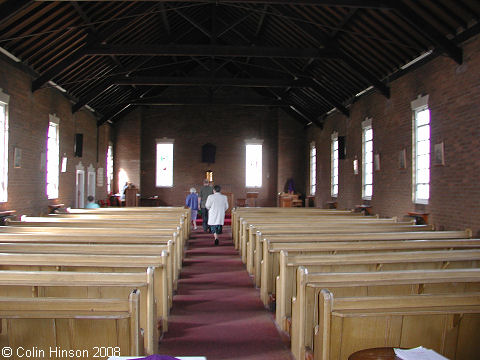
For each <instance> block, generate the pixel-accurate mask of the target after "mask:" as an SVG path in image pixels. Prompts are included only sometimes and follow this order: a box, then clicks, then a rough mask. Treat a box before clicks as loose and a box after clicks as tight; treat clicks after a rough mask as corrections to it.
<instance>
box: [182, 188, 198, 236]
mask: <svg viewBox="0 0 480 360" xmlns="http://www.w3.org/2000/svg"><path fill="white" fill-rule="evenodd" d="M185 205H186V206H187V207H188V208H189V209H190V211H191V219H192V226H193V230H197V213H198V195H197V190H196V189H195V188H194V187H192V188H190V194H188V195H187V198H186V199H185Z"/></svg>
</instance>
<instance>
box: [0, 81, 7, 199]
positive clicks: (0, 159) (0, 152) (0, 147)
mask: <svg viewBox="0 0 480 360" xmlns="http://www.w3.org/2000/svg"><path fill="white" fill-rule="evenodd" d="M8 102H9V96H8V95H6V94H5V93H3V92H2V90H1V89H0V202H6V201H7V200H8Z"/></svg>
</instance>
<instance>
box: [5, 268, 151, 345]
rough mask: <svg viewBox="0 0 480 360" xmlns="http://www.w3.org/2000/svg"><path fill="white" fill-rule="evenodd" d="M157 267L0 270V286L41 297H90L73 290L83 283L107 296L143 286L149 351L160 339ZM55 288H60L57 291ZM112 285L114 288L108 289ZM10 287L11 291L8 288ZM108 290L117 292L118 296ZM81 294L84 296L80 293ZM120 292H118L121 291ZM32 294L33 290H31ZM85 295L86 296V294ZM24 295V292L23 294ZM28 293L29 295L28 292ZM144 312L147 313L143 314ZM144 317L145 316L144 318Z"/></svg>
mask: <svg viewBox="0 0 480 360" xmlns="http://www.w3.org/2000/svg"><path fill="white" fill-rule="evenodd" d="M153 274H154V270H153V269H152V268H149V269H148V270H147V272H145V273H140V272H138V273H97V272H66V271H65V272H58V271H8V270H5V271H0V286H1V288H0V289H1V290H2V292H6V294H5V296H9V297H18V292H17V293H16V291H17V289H18V287H24V288H26V289H31V287H33V289H34V290H35V291H34V293H33V295H34V296H40V295H43V296H40V297H44V296H45V297H50V296H53V297H63V296H65V295H63V294H65V293H67V294H68V295H69V296H68V297H70V295H71V297H88V292H87V293H85V290H82V289H79V291H76V292H75V291H70V290H69V289H74V288H79V287H84V288H85V289H87V290H88V288H89V287H94V288H97V289H98V290H99V291H97V292H96V295H100V296H95V297H102V296H104V295H107V296H104V297H106V298H108V297H113V298H119V297H123V296H124V294H125V291H127V292H128V293H130V292H131V291H132V290H134V289H138V288H140V289H144V290H145V291H144V292H143V294H144V295H142V297H141V301H140V314H141V322H140V325H141V326H142V327H143V329H144V345H145V351H146V353H147V354H153V353H154V352H155V351H156V349H157V346H156V340H155V339H158V334H157V329H156V326H155V312H156V310H155V301H154V279H153V276H154V275H153ZM55 288H56V289H57V291H55ZM108 288H110V289H111V290H113V291H108ZM116 289H117V290H116ZM9 291H10V292H9ZM62 293H63V294H62ZM109 293H112V294H115V295H116V296H108V295H111V294H109ZM79 294H81V295H83V296H79ZM119 294H120V295H121V296H118V295H119ZM29 295H30V296H32V294H31V293H30V294H29ZM85 295H86V296H85ZM20 296H21V297H23V295H20ZM27 297H28V296H27ZM143 314H145V315H143ZM143 319H145V320H143Z"/></svg>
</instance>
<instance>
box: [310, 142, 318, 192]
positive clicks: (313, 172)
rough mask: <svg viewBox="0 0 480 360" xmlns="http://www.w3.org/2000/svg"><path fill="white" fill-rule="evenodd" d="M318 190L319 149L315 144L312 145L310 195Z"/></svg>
mask: <svg viewBox="0 0 480 360" xmlns="http://www.w3.org/2000/svg"><path fill="white" fill-rule="evenodd" d="M316 190H317V148H316V147H315V143H314V142H312V143H311V144H310V195H315V191H316Z"/></svg>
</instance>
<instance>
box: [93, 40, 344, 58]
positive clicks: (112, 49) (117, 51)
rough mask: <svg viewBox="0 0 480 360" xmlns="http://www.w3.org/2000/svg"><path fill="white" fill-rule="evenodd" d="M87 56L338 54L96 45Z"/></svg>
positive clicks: (334, 54) (328, 52) (273, 49)
mask: <svg viewBox="0 0 480 360" xmlns="http://www.w3.org/2000/svg"><path fill="white" fill-rule="evenodd" d="M86 54H87V55H105V56H109V55H127V56H224V57H270V58H292V59H304V58H307V59H310V58H325V57H327V58H334V57H337V56H338V54H337V52H334V51H331V50H324V49H314V48H280V47H261V46H232V45H154V44H150V45H96V46H93V47H90V48H89V49H87V50H86Z"/></svg>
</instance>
